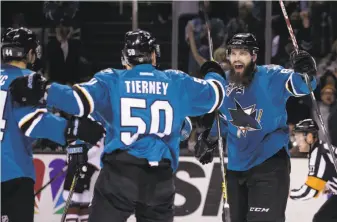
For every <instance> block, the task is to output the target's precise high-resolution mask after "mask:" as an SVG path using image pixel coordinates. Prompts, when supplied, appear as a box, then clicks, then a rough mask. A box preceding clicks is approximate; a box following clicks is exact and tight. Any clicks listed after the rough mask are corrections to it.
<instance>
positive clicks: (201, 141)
mask: <svg viewBox="0 0 337 222" xmlns="http://www.w3.org/2000/svg"><path fill="white" fill-rule="evenodd" d="M209 132H210V129H207V130H205V131H204V132H202V133H201V134H200V135H199V137H198V141H197V144H196V145H195V157H196V158H197V159H198V160H199V162H200V163H202V164H207V163H211V162H212V161H213V157H214V151H215V149H216V148H217V147H218V143H217V140H213V139H210V138H208V135H209Z"/></svg>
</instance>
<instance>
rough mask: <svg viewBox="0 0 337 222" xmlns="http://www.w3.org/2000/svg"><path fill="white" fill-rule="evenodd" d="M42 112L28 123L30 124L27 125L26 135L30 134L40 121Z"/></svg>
mask: <svg viewBox="0 0 337 222" xmlns="http://www.w3.org/2000/svg"><path fill="white" fill-rule="evenodd" d="M42 117H43V114H42V113H40V114H39V115H38V116H37V118H35V119H34V121H33V122H32V123H31V124H30V126H29V127H28V129H27V130H26V132H25V135H26V136H30V134H31V133H32V131H33V129H34V127H35V126H36V125H37V124H38V123H39V122H40V120H41V119H42Z"/></svg>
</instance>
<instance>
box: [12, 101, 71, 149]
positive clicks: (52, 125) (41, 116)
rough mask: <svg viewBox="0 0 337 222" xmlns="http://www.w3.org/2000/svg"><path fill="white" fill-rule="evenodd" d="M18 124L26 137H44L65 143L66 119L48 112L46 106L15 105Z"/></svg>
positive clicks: (14, 111)
mask: <svg viewBox="0 0 337 222" xmlns="http://www.w3.org/2000/svg"><path fill="white" fill-rule="evenodd" d="M13 113H14V116H15V118H16V120H17V123H18V126H19V128H20V129H21V131H22V132H23V133H24V135H25V136H27V137H32V138H45V139H49V140H52V141H53V142H56V143H58V144H61V145H65V143H66V138H65V129H66V126H67V120H66V119H64V118H62V117H58V116H56V115H54V114H52V113H49V112H48V111H47V109H46V108H33V107H30V106H26V107H15V108H14V110H13Z"/></svg>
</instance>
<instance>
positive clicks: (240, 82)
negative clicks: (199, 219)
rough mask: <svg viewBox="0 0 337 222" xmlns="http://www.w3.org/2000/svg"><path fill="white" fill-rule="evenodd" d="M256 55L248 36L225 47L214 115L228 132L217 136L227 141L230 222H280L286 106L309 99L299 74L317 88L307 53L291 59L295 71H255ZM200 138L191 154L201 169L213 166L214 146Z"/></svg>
mask: <svg viewBox="0 0 337 222" xmlns="http://www.w3.org/2000/svg"><path fill="white" fill-rule="evenodd" d="M258 50H259V47H258V45H257V41H256V39H255V37H254V35H252V34H250V33H240V34H236V35H234V36H233V38H232V39H230V41H229V42H228V44H227V56H228V59H229V61H230V64H231V69H230V70H229V71H228V72H226V78H227V80H226V81H225V85H224V88H225V97H224V102H223V104H222V106H221V107H220V109H219V110H220V112H221V115H222V116H223V118H225V119H226V122H227V123H226V125H227V126H226V127H224V129H227V131H228V132H226V133H224V132H222V134H226V135H227V136H226V141H227V149H228V170H227V174H226V179H227V189H228V192H227V193H228V202H229V205H230V217H231V220H232V222H247V221H248V222H251V221H268V222H282V221H285V209H286V205H287V199H288V193H289V181H290V175H289V174H290V160H289V152H288V141H289V133H288V126H287V124H286V123H287V112H286V102H287V99H288V98H289V97H290V96H303V95H306V94H308V93H309V89H308V87H307V85H306V82H305V80H304V76H303V74H304V73H307V74H308V75H309V77H310V80H311V85H312V87H313V88H315V87H316V81H315V78H314V76H315V74H316V64H315V61H314V59H313V58H312V57H311V56H310V55H309V54H308V53H307V52H305V51H299V53H298V54H296V53H292V54H291V57H290V59H291V61H292V63H293V68H294V69H284V68H283V67H281V66H277V65H264V66H257V65H256V64H255V62H256V59H257V53H258ZM205 67H213V68H214V69H217V70H218V69H220V67H219V65H218V64H216V63H214V62H206V63H205V64H204V65H203V67H201V69H202V70H203V69H205ZM216 67H218V68H216ZM206 70H207V69H206ZM204 73H206V72H204ZM208 132H209V130H208V131H206V132H205V133H206V134H207V133H208ZM199 138H200V139H199V142H198V145H197V146H196V153H197V157H198V159H199V160H200V161H201V162H202V163H204V164H205V163H208V162H210V161H212V158H213V153H214V152H213V151H214V149H215V148H216V147H217V144H216V142H214V141H210V140H208V135H201V136H200V137H199ZM205 151H207V152H205Z"/></svg>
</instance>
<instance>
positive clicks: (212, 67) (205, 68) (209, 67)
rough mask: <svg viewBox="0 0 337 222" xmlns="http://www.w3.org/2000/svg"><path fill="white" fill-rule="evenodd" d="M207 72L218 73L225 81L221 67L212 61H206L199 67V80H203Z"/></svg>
mask: <svg viewBox="0 0 337 222" xmlns="http://www.w3.org/2000/svg"><path fill="white" fill-rule="evenodd" d="M209 72H215V73H218V74H219V75H220V76H222V78H224V79H226V75H225V72H224V70H223V69H222V67H221V65H220V64H219V63H217V62H214V61H207V62H205V63H204V64H202V66H201V67H200V75H201V76H200V78H202V79H204V78H205V76H206V74H207V73H209Z"/></svg>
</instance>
